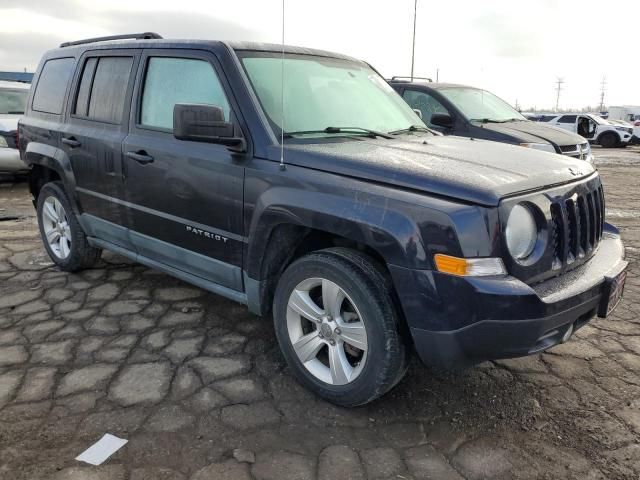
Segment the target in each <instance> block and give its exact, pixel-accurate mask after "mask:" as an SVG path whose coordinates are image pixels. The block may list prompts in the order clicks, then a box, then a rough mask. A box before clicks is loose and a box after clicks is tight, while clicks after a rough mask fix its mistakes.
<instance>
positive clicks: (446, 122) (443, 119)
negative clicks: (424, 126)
mask: <svg viewBox="0 0 640 480" xmlns="http://www.w3.org/2000/svg"><path fill="white" fill-rule="evenodd" d="M429 123H431V125H437V126H438V127H444V128H453V118H451V115H449V114H447V113H434V114H433V115H431V120H429Z"/></svg>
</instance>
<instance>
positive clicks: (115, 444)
mask: <svg viewBox="0 0 640 480" xmlns="http://www.w3.org/2000/svg"><path fill="white" fill-rule="evenodd" d="M128 441H129V440H125V439H123V438H118V437H116V436H114V435H111V434H110V433H105V434H104V436H103V437H102V438H101V439H100V440H98V441H97V442H96V443H94V444H93V445H91V446H90V447H89V448H87V449H86V450H85V451H84V452H82V453H81V454H80V455H78V456H77V457H76V460H78V461H80V462H86V463H90V464H91V465H100V464H102V462H104V461H105V460H106V459H107V458H109V457H110V456H111V455H113V454H114V453H116V452H117V451H118V450H120V448H122V446H123V445H124V444H125V443H127V442H128Z"/></svg>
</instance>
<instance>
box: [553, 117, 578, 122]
mask: <svg viewBox="0 0 640 480" xmlns="http://www.w3.org/2000/svg"><path fill="white" fill-rule="evenodd" d="M577 118H578V117H577V116H576V115H563V116H562V117H560V120H558V123H576V119H577Z"/></svg>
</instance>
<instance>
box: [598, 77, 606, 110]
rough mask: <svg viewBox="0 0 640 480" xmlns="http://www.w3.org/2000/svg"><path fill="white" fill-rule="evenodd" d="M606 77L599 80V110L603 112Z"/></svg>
mask: <svg viewBox="0 0 640 480" xmlns="http://www.w3.org/2000/svg"><path fill="white" fill-rule="evenodd" d="M606 87H607V78H606V77H604V76H603V77H602V81H601V82H600V110H599V111H600V112H604V93H605V92H606V91H607V88H606Z"/></svg>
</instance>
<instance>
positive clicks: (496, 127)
mask: <svg viewBox="0 0 640 480" xmlns="http://www.w3.org/2000/svg"><path fill="white" fill-rule="evenodd" d="M482 128H486V129H487V130H492V131H494V132H498V133H503V134H505V135H510V136H512V137H516V138H517V139H518V140H520V141H521V142H522V143H525V142H539V141H541V140H542V141H546V142H549V143H551V144H553V145H558V146H566V145H578V144H580V143H585V142H586V140H585V139H584V138H582V137H581V136H580V135H578V134H577V133H572V132H568V131H567V130H563V129H562V128H559V127H552V126H551V125H545V124H544V123H540V122H531V121H529V120H527V121H519V122H517V121H516V122H505V123H484V124H482Z"/></svg>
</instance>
